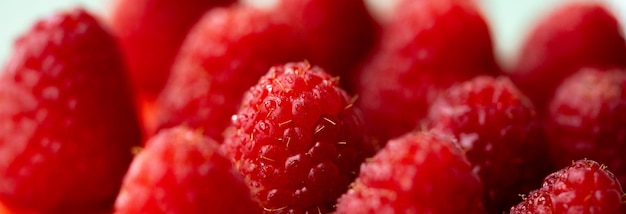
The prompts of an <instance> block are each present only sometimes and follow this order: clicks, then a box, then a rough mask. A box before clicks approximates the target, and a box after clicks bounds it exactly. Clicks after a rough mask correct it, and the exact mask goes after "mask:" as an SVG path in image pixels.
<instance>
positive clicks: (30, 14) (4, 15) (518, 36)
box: [0, 0, 626, 65]
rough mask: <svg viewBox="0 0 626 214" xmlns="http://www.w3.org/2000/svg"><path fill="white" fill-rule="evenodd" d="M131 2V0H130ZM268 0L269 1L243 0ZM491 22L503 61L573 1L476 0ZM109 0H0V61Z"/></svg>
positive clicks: (625, 6) (384, 5) (617, 2)
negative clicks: (47, 29) (52, 26)
mask: <svg viewBox="0 0 626 214" xmlns="http://www.w3.org/2000/svg"><path fill="white" fill-rule="evenodd" d="M131 1H132V0H131ZM246 1H249V2H250V1H252V2H254V1H268V0H246ZM367 1H368V2H369V3H370V4H371V5H374V8H378V12H383V13H384V11H385V10H386V9H388V8H389V6H388V5H391V4H392V3H393V2H394V1H396V0H367ZM478 1H479V2H480V4H481V6H482V8H483V11H484V13H485V15H486V17H487V19H488V21H489V22H490V25H491V29H492V33H493V35H494V39H495V43H496V53H497V54H498V57H499V58H500V60H501V61H502V62H503V63H504V64H505V65H506V62H507V61H508V60H509V59H511V58H513V57H514V54H515V51H516V49H517V48H518V46H519V44H520V42H521V41H522V39H523V38H524V36H525V34H526V32H527V30H528V29H529V27H530V26H531V25H532V23H533V22H534V21H535V20H536V19H537V18H539V17H541V15H542V14H543V13H545V12H546V11H547V10H549V9H551V8H553V7H554V6H556V5H557V4H560V3H563V2H567V1H572V0H478ZM588 1H589V0H588ZM109 2H110V0H0V64H4V63H5V61H6V60H7V58H8V56H9V54H10V51H11V46H12V43H13V40H14V39H15V38H16V37H17V36H18V35H20V34H21V33H23V32H25V31H26V30H27V29H28V28H29V27H30V26H31V25H32V23H33V22H34V21H35V20H37V19H38V18H41V17H45V16H48V15H50V14H52V13H54V12H55V11H59V10H63V9H67V8H72V7H75V6H79V5H80V6H83V7H85V8H87V9H89V10H90V11H92V12H94V13H96V14H98V15H104V11H105V10H106V8H107V7H108V3H109ZM604 2H605V3H606V4H607V5H608V7H609V8H610V9H612V10H613V11H614V13H615V14H616V15H617V16H618V17H619V18H620V19H621V21H622V23H626V1H624V0H604Z"/></svg>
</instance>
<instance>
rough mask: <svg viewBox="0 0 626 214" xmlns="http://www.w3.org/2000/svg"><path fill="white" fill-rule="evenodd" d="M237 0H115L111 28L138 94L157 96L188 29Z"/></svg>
mask: <svg viewBox="0 0 626 214" xmlns="http://www.w3.org/2000/svg"><path fill="white" fill-rule="evenodd" d="M232 2H235V1H234V0H133V1H125V0H115V1H113V4H112V8H111V10H110V11H108V12H109V22H110V25H111V29H112V30H113V32H114V33H115V34H116V36H117V37H118V39H119V41H120V45H121V47H122V49H123V51H124V54H125V55H126V61H127V62H128V67H129V74H130V75H129V77H130V79H131V81H132V83H133V86H134V87H135V91H136V92H137V93H139V94H140V95H142V96H147V97H152V99H154V97H156V96H157V95H158V93H159V92H160V91H161V89H162V88H163V86H164V85H165V82H166V80H167V77H168V76H169V73H170V68H171V66H172V63H173V62H174V58H175V57H176V54H177V53H178V49H179V48H180V45H181V44H182V43H183V40H184V39H185V36H186V35H187V33H188V32H189V29H191V27H192V26H193V24H195V23H196V22H197V21H198V19H200V17H202V14H204V13H205V12H206V11H207V10H209V9H210V8H212V7H215V6H220V5H225V4H228V3H232Z"/></svg>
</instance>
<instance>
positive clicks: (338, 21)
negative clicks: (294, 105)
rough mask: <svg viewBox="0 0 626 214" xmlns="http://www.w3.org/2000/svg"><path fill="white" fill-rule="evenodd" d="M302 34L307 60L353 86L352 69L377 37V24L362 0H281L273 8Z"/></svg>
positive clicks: (378, 31)
mask: <svg viewBox="0 0 626 214" xmlns="http://www.w3.org/2000/svg"><path fill="white" fill-rule="evenodd" d="M274 11H275V14H276V16H282V18H284V19H286V20H285V21H286V22H288V23H289V24H290V25H292V27H293V29H294V30H296V31H297V32H298V33H299V34H300V36H303V37H304V41H305V47H306V49H307V60H308V61H309V62H310V63H312V64H315V65H318V66H320V67H322V68H324V69H325V70H326V71H328V72H329V73H330V74H332V75H334V76H340V77H341V78H342V81H341V82H340V83H341V85H342V86H343V87H344V88H345V89H347V90H352V89H353V86H352V82H351V81H353V78H354V77H353V76H354V74H353V72H354V70H355V69H356V65H357V63H359V62H360V61H361V60H363V59H364V58H365V57H366V55H367V53H369V52H370V51H371V49H372V48H373V47H374V45H375V43H376V41H377V40H378V39H379V38H378V37H379V34H380V26H379V24H378V23H377V22H376V21H375V20H374V18H373V17H372V16H371V14H370V13H369V11H368V8H367V6H366V4H365V2H364V0H343V1H335V0H298V1H294V0H281V1H279V3H278V6H277V7H276V8H275V9H274Z"/></svg>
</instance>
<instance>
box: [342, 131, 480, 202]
mask: <svg viewBox="0 0 626 214" xmlns="http://www.w3.org/2000/svg"><path fill="white" fill-rule="evenodd" d="M482 194H483V186H482V184H481V182H480V180H479V178H478V176H477V175H476V174H475V173H474V172H472V167H471V166H470V163H469V162H468V161H467V159H466V157H465V155H464V154H463V150H461V148H460V147H458V146H457V145H456V144H455V143H454V142H453V141H452V140H451V138H448V137H443V136H440V135H436V134H434V133H431V132H420V133H408V134H405V135H403V136H401V137H398V138H396V139H392V140H390V141H389V142H388V143H387V145H386V146H385V147H384V148H383V149H382V150H381V151H380V152H378V153H377V154H376V155H375V156H374V157H373V158H371V159H370V160H369V161H367V162H366V163H364V164H363V165H362V166H361V173H360V174H359V176H358V177H357V179H356V182H355V183H354V184H353V185H352V188H351V189H350V190H348V193H346V194H344V195H343V196H341V198H340V199H339V200H338V204H337V213H340V214H343V213H351V214H366V213H468V214H469V213H485V208H484V206H483V204H484V203H483V198H482ZM451 203H452V204H451Z"/></svg>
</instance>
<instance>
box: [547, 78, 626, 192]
mask: <svg viewBox="0 0 626 214" xmlns="http://www.w3.org/2000/svg"><path fill="white" fill-rule="evenodd" d="M555 93H556V94H555V96H554V98H553V99H552V101H551V102H550V105H549V111H548V114H547V115H546V124H545V129H546V133H547V135H548V137H549V140H550V152H551V154H550V157H551V158H552V160H553V162H554V163H555V164H556V166H557V167H564V166H567V165H568V164H569V163H571V161H572V160H578V159H582V158H588V159H592V160H596V161H599V162H601V163H604V164H606V165H607V166H608V167H609V168H610V169H612V171H613V172H614V173H615V175H616V176H617V178H618V179H619V180H620V182H626V159H624V151H626V126H625V125H624V124H626V73H625V71H624V70H623V69H613V70H598V69H583V70H581V71H579V72H577V73H575V74H574V75H573V76H571V77H569V78H567V79H566V80H564V81H563V83H562V84H561V85H560V86H559V87H558V88H557V89H556V92H555Z"/></svg>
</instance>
